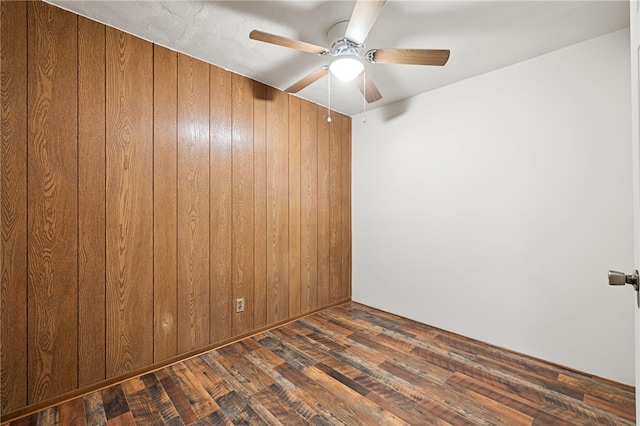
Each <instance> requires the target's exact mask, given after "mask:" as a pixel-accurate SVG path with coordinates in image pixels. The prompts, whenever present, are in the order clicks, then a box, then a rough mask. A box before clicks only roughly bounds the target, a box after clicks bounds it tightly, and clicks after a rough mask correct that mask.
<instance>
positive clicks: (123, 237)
mask: <svg viewBox="0 0 640 426" xmlns="http://www.w3.org/2000/svg"><path fill="white" fill-rule="evenodd" d="M1 4H2V18H1V19H2V24H1V25H0V27H1V28H0V31H2V37H1V38H0V54H1V55H2V61H0V67H1V70H2V76H1V85H2V86H1V88H0V89H1V90H0V92H1V100H2V133H1V134H0V137H1V140H2V147H1V149H2V151H1V158H0V161H1V162H2V170H1V171H0V173H1V176H2V177H1V180H0V186H1V190H0V198H1V205H0V210H1V221H2V222H1V225H2V231H1V232H2V237H1V238H2V239H1V242H0V244H1V246H0V248H1V249H2V253H1V256H2V264H1V265H0V272H1V280H2V281H1V291H2V294H1V300H0V302H1V303H2V306H1V308H2V309H1V312H0V327H1V328H2V330H1V331H0V332H2V334H3V337H2V341H1V342H0V358H1V359H0V374H1V375H2V383H1V388H0V399H1V407H2V410H3V416H7V415H8V416H12V415H16V414H15V413H24V412H26V409H25V407H26V406H28V405H29V404H36V405H35V406H36V407H43V406H45V405H51V404H53V403H55V402H56V401H59V400H60V395H61V393H64V392H67V391H73V392H78V391H79V390H82V389H96V388H97V386H99V384H100V383H101V381H103V380H104V381H110V382H113V380H115V379H116V378H118V377H121V376H122V375H125V374H130V372H131V371H133V370H139V371H143V370H144V369H145V368H152V367H151V366H152V365H153V363H163V362H166V361H167V360H168V359H170V358H172V357H174V356H178V355H179V354H180V353H184V352H187V351H191V350H197V349H199V348H202V347H203V346H206V345H209V344H212V343H217V342H222V341H225V340H228V339H231V338H233V337H234V336H237V335H239V334H243V333H249V332H251V331H252V330H255V329H256V328H259V327H263V326H265V325H267V324H272V323H275V322H281V321H285V320H287V319H288V318H291V317H293V316H297V315H299V314H300V313H302V312H307V311H308V310H310V309H315V308H316V307H320V306H323V305H325V304H328V303H331V302H332V301H335V300H339V298H340V294H341V291H340V290H336V291H334V292H332V291H333V290H332V285H333V284H332V283H336V285H344V282H342V281H341V280H342V274H343V270H342V267H341V266H342V264H341V262H342V251H343V241H342V238H343V233H342V231H340V232H339V233H338V234H339V237H338V238H334V237H333V233H332V232H333V231H334V230H335V229H334V228H335V227H336V226H337V227H341V226H342V223H343V218H342V214H343V208H342V206H341V203H342V198H343V197H342V192H339V193H338V195H337V198H335V197H336V194H335V193H334V192H335V191H334V192H332V190H333V187H332V185H333V184H338V183H337V181H336V179H335V178H336V176H342V172H341V171H337V172H336V173H338V174H336V175H335V176H333V175H332V171H333V168H332V167H333V166H336V167H338V168H340V169H341V168H342V167H343V164H342V156H341V154H340V151H341V150H342V141H341V142H339V145H340V147H339V148H338V152H337V157H335V154H336V152H335V149H334V151H332V149H333V148H332V147H331V129H328V128H327V127H326V126H328V124H327V123H326V122H325V121H322V123H321V125H322V126H325V128H318V127H317V126H318V123H317V120H324V118H323V117H322V114H320V113H319V112H318V111H317V109H318V108H317V107H316V106H315V105H313V104H310V103H308V102H307V101H301V99H300V98H296V97H293V96H290V95H288V94H287V93H285V92H282V91H279V90H277V89H273V88H268V87H266V86H264V85H263V84H260V83H256V82H253V81H251V80H249V79H246V78H244V77H241V76H237V75H233V74H232V73H230V72H228V71H224V70H222V69H220V68H218V67H215V66H213V65H208V64H206V65H205V64H204V63H202V62H200V61H198V60H195V59H192V58H186V57H185V58H182V59H181V61H182V66H181V69H184V70H186V71H184V72H182V71H179V68H178V67H179V65H178V54H177V53H175V52H171V51H169V50H168V49H165V48H162V47H159V46H154V45H153V44H152V43H149V42H146V41H143V40H140V39H138V38H136V37H133V36H130V35H126V34H124V33H122V32H119V31H117V30H114V29H111V28H107V27H106V26H103V25H101V24H99V23H96V22H94V21H91V20H88V19H85V18H82V17H78V16H76V15H73V14H70V13H68V12H65V11H62V10H60V9H58V8H57V7H56V6H53V5H50V4H47V3H44V2H41V1H36V2H21V1H6V2H2V3H1ZM27 33H29V34H27ZM179 81H180V83H179ZM179 84H180V88H181V89H180V90H179ZM179 92H180V93H181V95H182V96H181V97H180V98H179V97H178V95H179ZM303 103H304V106H303ZM303 108H304V112H303V111H302V109H303ZM335 117H339V114H337V115H335ZM301 118H303V119H304V120H303V121H301ZM318 131H320V132H321V133H322V136H320V138H325V139H326V140H328V142H326V143H324V145H323V146H320V144H319V143H318ZM327 132H329V133H328V135H329V136H327ZM178 136H180V138H179V137H178ZM339 137H341V136H339ZM327 138H328V139H327ZM303 139H304V144H302V142H303ZM334 148H335V147H334ZM332 155H334V157H335V158H337V163H336V164H334V162H335V161H334V160H335V158H334V157H332ZM27 157H28V160H27ZM332 159H333V160H332ZM332 161H334V162H332ZM318 162H320V163H322V165H318V164H319V163H318ZM27 170H29V176H28V177H27ZM332 176H333V178H332ZM301 179H304V182H302V181H301ZM332 179H333V180H332ZM338 185H339V187H340V189H341V188H342V182H340V183H339V184H338ZM323 191H324V192H323ZM27 194H28V195H27ZM318 197H320V199H318ZM322 203H324V204H322ZM334 208H337V209H338V211H339V212H340V215H339V219H338V220H337V222H336V221H335V220H334V219H335V218H336V217H337V216H335V214H334V210H333V209H334ZM332 214H334V216H335V217H334V216H332ZM303 224H304V228H303ZM323 224H324V225H323ZM179 237H180V238H179ZM332 238H333V240H332ZM301 242H304V247H301ZM323 244H324V245H323ZM336 244H338V245H339V249H338V251H335V250H334V251H333V252H332V250H333V249H335V247H334V246H335V245H336ZM345 250H346V249H345ZM345 253H346V251H345ZM304 256H306V257H304ZM332 256H333V257H332ZM334 257H335V259H334ZM179 258H180V260H179ZM334 260H335V261H337V262H338V264H337V265H338V266H337V268H335V267H333V269H332V265H333V262H334ZM302 266H304V268H301V267H302ZM179 268H181V269H180V272H179V271H178V270H179ZM302 272H305V275H304V276H303V275H302ZM334 275H337V278H335V277H334ZM178 277H180V279H178ZM334 278H335V279H334ZM303 280H304V286H303ZM332 280H333V281H332ZM342 294H344V292H343V291H342ZM240 297H243V298H245V312H244V313H241V314H236V313H235V311H234V299H236V298H240ZM303 305H304V306H303ZM60 306H64V308H65V309H64V310H63V309H60ZM27 330H28V331H27ZM179 336H180V337H179ZM179 339H181V340H180V342H179ZM156 365H157V364H156ZM28 387H29V390H27V388H28ZM138 397H139V395H138V394H137V392H132V393H131V398H133V399H137V398H138ZM228 398H229V399H228V400H226V401H225V403H226V405H224V407H225V408H224V409H223V408H220V410H222V411H220V410H217V411H214V412H211V413H209V414H208V416H211V419H209V420H212V419H214V418H215V419H220V418H222V417H219V416H221V414H220V413H224V410H225V409H232V407H235V406H236V404H240V405H241V406H239V408H238V409H239V410H240V411H238V413H237V415H236V414H234V417H233V418H234V419H237V420H238V421H241V420H243V419H244V420H247V421H249V420H251V419H255V416H256V415H258V416H260V415H265V416H266V418H267V419H272V416H273V414H272V413H271V414H269V410H268V409H267V408H266V405H269V406H274V407H276V406H277V407H280V408H279V409H282V407H283V406H282V403H280V402H278V403H276V402H275V400H274V397H273V395H271V396H267V395H263V396H262V397H261V401H264V404H266V405H264V406H263V405H256V407H255V409H254V408H252V409H251V410H250V409H249V408H247V406H244V405H242V401H241V400H240V399H238V395H235V396H229V397H228ZM594 398H599V397H598V396H594ZM276 399H277V398H276ZM594 401H596V400H595V399H594ZM98 402H99V401H98V399H95V398H94V399H91V400H90V401H88V402H87V404H89V405H90V406H88V405H86V404H85V409H86V410H87V413H93V414H87V416H90V415H93V416H94V417H93V418H94V419H95V421H96V422H97V423H101V422H102V419H103V418H105V416H106V414H104V407H102V411H101V409H100V404H99V403H98ZM87 407H88V408H87ZM65 410H66V408H65ZM252 410H254V411H252ZM141 412H146V411H144V410H143V411H141ZM141 412H139V413H138V414H132V412H129V411H127V412H126V413H120V414H119V415H117V416H111V417H109V418H108V419H107V420H105V421H108V422H110V423H114V424H116V423H125V424H126V423H127V422H132V421H134V418H135V417H136V415H140V413H141ZM6 413H8V414H6ZM101 413H102V414H101ZM146 413H147V414H149V413H148V412H146ZM59 414H60V412H59V410H53V409H51V410H48V411H46V412H43V414H41V417H42V418H43V419H44V418H49V419H53V418H56V416H59ZM160 414H162V413H160ZM5 418H6V417H5ZM162 418H163V421H168V420H172V419H170V418H169V417H166V418H165V417H162ZM303 418H304V419H306V420H309V421H313V418H312V417H306V416H303ZM318 419H319V417H318ZM244 420H243V421H244ZM29 421H30V420H29ZM216 421H217V420H216ZM318 421H319V420H318Z"/></svg>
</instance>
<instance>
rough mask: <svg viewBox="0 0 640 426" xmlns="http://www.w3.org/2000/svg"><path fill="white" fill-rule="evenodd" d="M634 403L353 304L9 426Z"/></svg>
mask: <svg viewBox="0 0 640 426" xmlns="http://www.w3.org/2000/svg"><path fill="white" fill-rule="evenodd" d="M478 354H482V355H481V356H478ZM501 361H505V364H504V366H503V365H501ZM503 367H504V368H503ZM578 390H579V391H578ZM597 395H600V396H602V397H604V396H605V395H606V397H607V398H609V400H608V401H604V400H602V399H601V398H599V397H597ZM634 396H635V395H634V389H633V387H630V386H625V385H620V384H615V383H612V382H610V381H608V380H605V379H600V378H597V377H592V376H589V375H587V374H584V373H580V372H577V371H573V370H570V369H567V368H564V367H561V366H557V365H553V364H549V363H546V362H544V361H540V360H536V359H533V358H529V357H527V356H524V355H521V354H518V353H515V352H510V351H508V350H505V349H501V348H498V347H495V346H491V345H487V344H485V343H482V342H478V341H475V340H472V339H469V338H466V337H464V336H460V335H456V334H453V333H450V332H447V331H444V330H440V329H437V328H434V327H430V326H428V325H426V324H421V323H417V322H413V321H411V320H408V319H406V318H401V317H398V316H395V315H392V314H389V313H386V312H382V311H378V310H375V309H372V308H369V307H366V306H363V305H359V304H357V303H351V302H349V303H345V304H342V305H340V306H335V307H333V308H330V309H326V310H324V311H320V312H316V313H314V314H312V315H309V316H306V317H304V318H301V319H298V320H297V321H294V322H291V323H288V324H285V325H281V326H279V327H277V328H274V329H271V330H269V331H265V332H263V333H260V334H257V335H255V336H252V337H249V338H246V339H243V340H241V341H239V342H235V343H233V344H231V345H227V346H224V347H222V348H219V349H217V350H212V351H209V352H206V353H204V354H202V355H199V356H196V357H193V358H190V359H188V360H185V361H182V362H179V363H177V364H174V365H172V366H171V367H167V368H163V369H161V370H158V371H156V372H154V373H149V374H146V375H143V376H141V377H137V378H133V379H131V380H127V381H125V382H123V383H122V384H119V385H115V386H112V387H110V388H107V389H104V390H102V391H100V392H95V393H93V394H90V395H87V396H85V397H84V398H78V399H75V400H71V401H69V402H66V403H64V404H61V405H59V406H53V407H50V408H48V409H46V410H43V411H41V412H39V413H37V414H35V415H34V416H31V417H26V418H25V419H24V420H23V421H22V422H20V421H16V422H12V423H11V424H10V425H9V426H16V425H21V424H33V425H45V424H52V423H55V421H56V419H59V420H60V422H59V423H58V424H66V423H63V422H62V421H63V420H64V419H72V421H73V424H74V425H78V426H84V425H93V424H104V423H105V422H106V421H107V419H108V421H109V422H113V421H120V420H122V419H127V421H128V422H130V423H129V424H133V423H135V424H224V425H230V424H251V425H253V424H283V425H299V424H320V425H328V424H349V425H351V424H376V425H378V424H380V425H385V424H388V425H403V424H411V425H421V424H429V425H469V424H474V425H500V426H514V425H523V426H524V425H528V426H531V425H593V424H604V425H633V424H635V412H634V410H633V407H634V406H635V398H634Z"/></svg>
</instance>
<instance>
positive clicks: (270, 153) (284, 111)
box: [266, 88, 289, 324]
mask: <svg viewBox="0 0 640 426" xmlns="http://www.w3.org/2000/svg"><path fill="white" fill-rule="evenodd" d="M267 91H268V93H269V95H268V98H269V99H270V102H269V103H268V104H267V158H266V160H267V179H266V180H267V188H266V190H267V253H266V257H267V301H266V302H267V323H269V324H273V323H276V322H278V321H282V320H284V319H285V318H287V317H288V316H289V256H288V253H289V226H288V225H289V218H288V214H287V213H288V209H289V158H288V155H289V137H288V136H289V128H288V125H287V119H288V115H289V100H288V96H287V95H286V94H285V93H283V92H281V91H279V90H275V89H273V88H267Z"/></svg>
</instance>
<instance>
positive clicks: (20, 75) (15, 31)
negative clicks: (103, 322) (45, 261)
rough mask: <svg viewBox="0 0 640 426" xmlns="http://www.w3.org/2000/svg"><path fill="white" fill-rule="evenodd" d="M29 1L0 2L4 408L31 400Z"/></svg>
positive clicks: (0, 378) (0, 392) (0, 370)
mask: <svg viewBox="0 0 640 426" xmlns="http://www.w3.org/2000/svg"><path fill="white" fill-rule="evenodd" d="M26 24H27V2H24V1H2V2H1V3H0V40H1V41H2V44H1V45H0V80H1V84H2V90H1V91H0V108H1V117H0V119H1V123H0V128H1V129H2V131H1V132H0V205H1V209H0V210H2V212H1V213H0V280H1V281H0V313H1V318H0V336H2V339H0V383H1V385H2V387H1V388H0V411H3V412H7V411H12V410H15V409H17V408H19V407H21V406H24V405H26V404H27V306H26V303H25V301H26V300H27V285H26V283H27V215H26V212H27V104H26V102H25V100H26V98H27V25H26Z"/></svg>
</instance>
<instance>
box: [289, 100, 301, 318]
mask: <svg viewBox="0 0 640 426" xmlns="http://www.w3.org/2000/svg"><path fill="white" fill-rule="evenodd" d="M300 253H301V252H300V98H298V97H296V96H293V95H289V315H290V316H292V317H295V316H297V315H300Z"/></svg>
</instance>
